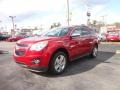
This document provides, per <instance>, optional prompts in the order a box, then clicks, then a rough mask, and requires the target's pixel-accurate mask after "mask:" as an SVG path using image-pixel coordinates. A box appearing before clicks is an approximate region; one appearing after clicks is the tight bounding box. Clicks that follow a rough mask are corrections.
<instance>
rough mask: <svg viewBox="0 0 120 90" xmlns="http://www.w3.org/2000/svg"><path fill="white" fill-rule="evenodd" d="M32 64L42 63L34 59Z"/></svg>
mask: <svg viewBox="0 0 120 90" xmlns="http://www.w3.org/2000/svg"><path fill="white" fill-rule="evenodd" d="M32 62H33V63H35V64H38V63H40V60H39V59H33V61H32Z"/></svg>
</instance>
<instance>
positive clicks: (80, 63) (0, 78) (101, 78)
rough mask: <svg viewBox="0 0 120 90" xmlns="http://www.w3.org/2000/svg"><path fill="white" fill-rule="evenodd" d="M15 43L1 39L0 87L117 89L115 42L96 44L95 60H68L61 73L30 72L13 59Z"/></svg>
mask: <svg viewBox="0 0 120 90" xmlns="http://www.w3.org/2000/svg"><path fill="white" fill-rule="evenodd" d="M14 46H15V43H9V42H7V43H6V42H0V47H1V48H0V49H2V50H4V51H8V53H4V54H0V90H120V54H116V50H120V45H118V44H101V45H99V54H98V57H97V58H95V59H90V58H88V57H84V58H80V59H78V60H76V61H73V62H70V63H69V65H68V67H67V69H66V71H65V72H64V73H63V74H61V75H51V74H49V73H33V72H30V71H28V70H26V69H24V68H21V67H20V66H19V65H18V64H16V63H15V62H14V60H13V57H12V53H13V48H14Z"/></svg>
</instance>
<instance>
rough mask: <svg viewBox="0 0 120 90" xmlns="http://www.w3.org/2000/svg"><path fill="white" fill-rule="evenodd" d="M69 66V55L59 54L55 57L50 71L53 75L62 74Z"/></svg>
mask: <svg viewBox="0 0 120 90" xmlns="http://www.w3.org/2000/svg"><path fill="white" fill-rule="evenodd" d="M66 66H67V55H66V54H65V53H64V52H57V53H56V54H54V55H53V58H52V60H51V63H50V67H49V70H50V72H52V73H53V74H61V73H63V72H64V71H65V68H66Z"/></svg>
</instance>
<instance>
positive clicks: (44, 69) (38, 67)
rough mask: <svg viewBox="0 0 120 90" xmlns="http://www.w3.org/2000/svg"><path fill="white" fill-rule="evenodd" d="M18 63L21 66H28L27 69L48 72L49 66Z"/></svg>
mask: <svg viewBox="0 0 120 90" xmlns="http://www.w3.org/2000/svg"><path fill="white" fill-rule="evenodd" d="M16 63H17V64H19V65H20V66H21V67H23V68H26V69H28V70H30V71H33V72H46V71H47V70H48V68H47V67H40V66H27V65H25V64H23V63H20V62H16Z"/></svg>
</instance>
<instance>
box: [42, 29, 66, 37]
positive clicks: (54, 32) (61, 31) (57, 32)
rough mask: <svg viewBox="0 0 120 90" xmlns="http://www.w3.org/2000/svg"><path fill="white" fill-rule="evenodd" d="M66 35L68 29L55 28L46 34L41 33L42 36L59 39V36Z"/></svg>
mask: <svg viewBox="0 0 120 90" xmlns="http://www.w3.org/2000/svg"><path fill="white" fill-rule="evenodd" d="M67 33H68V28H55V29H51V30H49V31H48V32H45V33H43V34H42V36H47V37H50V36H52V37H59V36H65V35H66V34H67Z"/></svg>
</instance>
